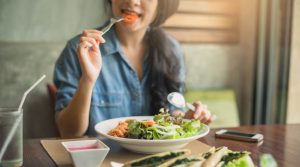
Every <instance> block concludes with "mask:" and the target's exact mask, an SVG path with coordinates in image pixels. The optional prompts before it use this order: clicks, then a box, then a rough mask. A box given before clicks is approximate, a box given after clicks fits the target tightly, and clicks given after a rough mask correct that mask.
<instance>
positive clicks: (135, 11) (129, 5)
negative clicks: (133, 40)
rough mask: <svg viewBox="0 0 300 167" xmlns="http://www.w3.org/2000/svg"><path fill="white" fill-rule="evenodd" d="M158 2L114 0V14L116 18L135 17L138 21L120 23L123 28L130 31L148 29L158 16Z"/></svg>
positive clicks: (148, 0) (153, 0) (150, 0)
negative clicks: (127, 15)
mask: <svg viewBox="0 0 300 167" xmlns="http://www.w3.org/2000/svg"><path fill="white" fill-rule="evenodd" d="M157 3H158V0H112V12H113V15H114V16H124V15H126V14H129V15H131V16H132V15H133V16H135V17H136V18H137V19H136V20H135V21H134V22H130V23H128V22H125V21H122V22H120V24H119V25H121V26H122V28H126V29H128V30H129V31H137V30H141V29H147V28H148V26H149V25H150V24H151V22H152V21H153V20H154V18H155V16H156V9H157Z"/></svg>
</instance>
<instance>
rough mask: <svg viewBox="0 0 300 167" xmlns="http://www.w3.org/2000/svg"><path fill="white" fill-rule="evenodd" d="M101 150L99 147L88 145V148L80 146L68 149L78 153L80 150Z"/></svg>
mask: <svg viewBox="0 0 300 167" xmlns="http://www.w3.org/2000/svg"><path fill="white" fill-rule="evenodd" d="M96 148H99V147H98V145H87V146H80V147H68V150H70V151H78V150H89V149H96Z"/></svg>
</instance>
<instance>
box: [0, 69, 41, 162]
mask: <svg viewBox="0 0 300 167" xmlns="http://www.w3.org/2000/svg"><path fill="white" fill-rule="evenodd" d="M45 77H46V75H43V76H42V77H41V78H40V79H39V80H37V81H36V82H35V83H34V84H33V85H32V86H31V87H30V88H29V89H28V90H27V91H26V92H25V93H24V95H23V98H22V100H21V103H20V105H19V108H18V112H22V110H21V109H22V107H23V104H24V101H25V98H26V96H27V95H28V93H29V92H30V91H31V90H32V89H33V88H34V87H35V86H36V85H38V84H39V83H40V82H41V81H42V80H43V79H44V78H45ZM19 114H20V115H19V116H18V118H17V120H16V121H15V122H14V124H13V126H12V128H11V130H10V131H9V133H8V135H7V138H6V139H5V141H4V143H3V146H2V148H1V151H0V162H1V161H2V157H3V155H4V153H5V151H6V149H7V146H8V145H9V143H10V142H11V140H12V137H13V135H14V134H15V132H16V130H17V127H18V125H19V123H20V122H21V118H22V114H21V113H19Z"/></svg>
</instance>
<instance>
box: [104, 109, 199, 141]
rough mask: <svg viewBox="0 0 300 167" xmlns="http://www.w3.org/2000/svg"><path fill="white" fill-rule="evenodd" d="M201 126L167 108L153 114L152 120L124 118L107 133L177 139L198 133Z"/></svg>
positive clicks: (140, 137) (119, 135) (133, 137)
mask: <svg viewBox="0 0 300 167" xmlns="http://www.w3.org/2000/svg"><path fill="white" fill-rule="evenodd" d="M203 126H204V125H203V124H202V123H201V122H200V121H199V120H196V119H192V120H185V119H183V118H182V117H180V116H177V117H172V116H170V114H169V112H168V111H167V110H165V109H161V110H160V113H159V114H157V115H154V117H153V120H143V121H138V120H126V121H123V122H120V123H119V125H118V126H117V127H116V128H114V129H112V130H111V131H110V132H109V133H108V134H109V135H111V136H117V137H125V138H132V139H147V140H158V139H178V138H186V137H190V136H194V135H197V134H199V132H200V131H201V130H202V129H203Z"/></svg>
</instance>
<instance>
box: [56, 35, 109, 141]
mask: <svg viewBox="0 0 300 167" xmlns="http://www.w3.org/2000/svg"><path fill="white" fill-rule="evenodd" d="M104 42H105V40H104V39H103V38H102V32H100V31H98V30H85V31H83V33H82V35H81V37H80V42H79V45H78V47H77V57H78V60H79V64H80V68H81V71H82V75H81V77H80V80H79V84H78V87H77V89H76V92H75V94H74V95H73V97H72V100H71V102H70V103H69V104H68V105H67V107H66V108H65V109H63V110H62V111H61V112H60V113H59V114H58V120H57V122H58V128H59V132H60V135H61V137H63V138H69V137H80V136H83V135H84V133H85V132H86V130H87V128H88V126H89V112H90V105H91V97H92V93H93V87H94V85H95V83H96V81H97V78H98V76H99V73H100V71H101V67H102V58H101V53H100V50H99V44H100V43H104Z"/></svg>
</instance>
